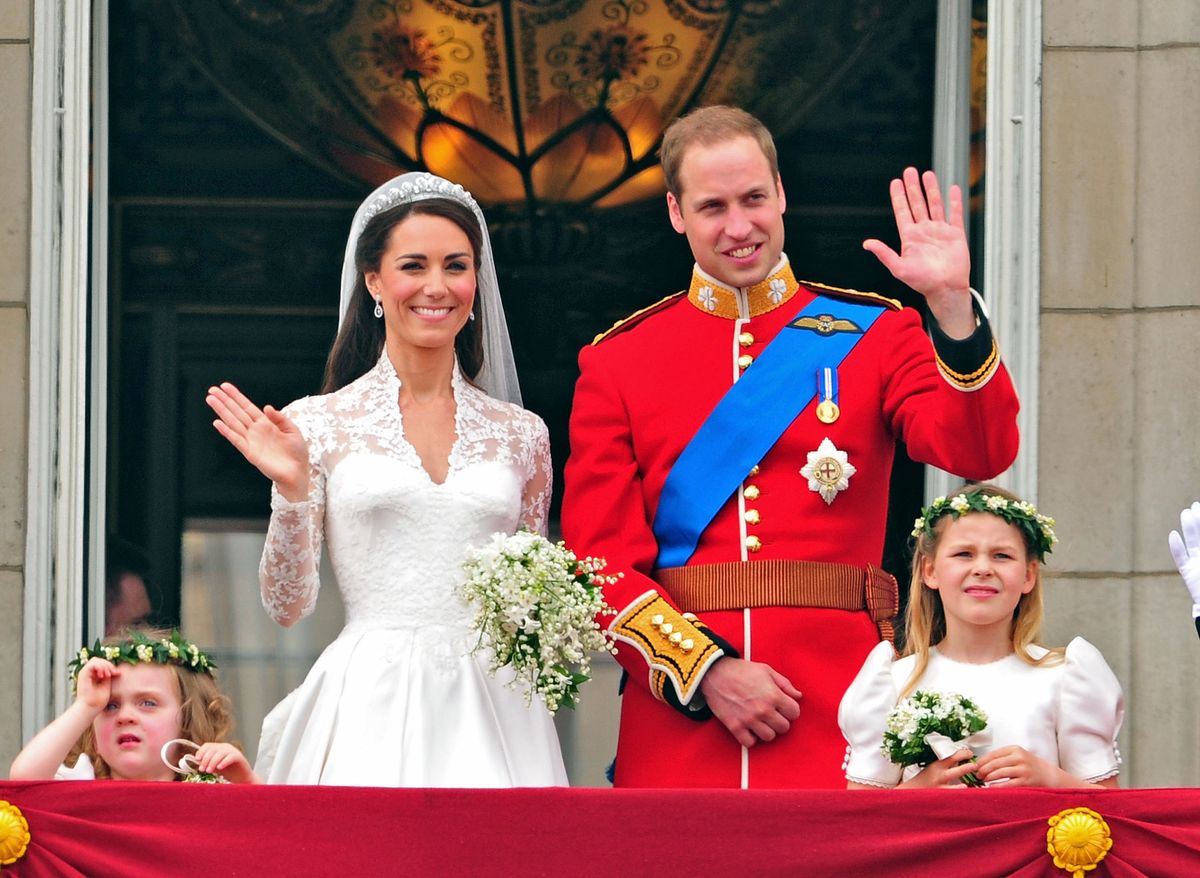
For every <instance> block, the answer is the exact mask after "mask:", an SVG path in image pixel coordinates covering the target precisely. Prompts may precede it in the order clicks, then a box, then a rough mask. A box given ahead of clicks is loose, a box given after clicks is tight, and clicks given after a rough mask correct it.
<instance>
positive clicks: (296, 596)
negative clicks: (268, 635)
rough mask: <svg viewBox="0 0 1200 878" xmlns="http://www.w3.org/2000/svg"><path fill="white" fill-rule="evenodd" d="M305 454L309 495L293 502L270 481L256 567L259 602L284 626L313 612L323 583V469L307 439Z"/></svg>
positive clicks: (316, 449)
mask: <svg viewBox="0 0 1200 878" xmlns="http://www.w3.org/2000/svg"><path fill="white" fill-rule="evenodd" d="M291 408H292V407H291V406H289V407H288V408H287V409H285V410H284V411H285V412H288V411H289V410H290V409H291ZM306 426H307V425H306ZM306 432H308V433H309V434H310V435H311V431H310V430H306ZM308 455H309V461H308V496H307V498H305V499H302V500H299V501H298V502H293V501H291V500H288V499H287V498H286V497H284V496H283V494H282V493H280V491H279V488H278V486H277V485H275V484H272V486H271V523H270V525H269V526H268V528H267V541H266V544H265V545H264V546H263V554H262V561H261V562H260V563H259V567H258V579H259V586H260V589H261V592H262V602H263V607H264V608H265V609H266V611H267V613H268V614H270V616H271V618H272V619H274V620H275V621H276V622H278V623H279V624H280V625H283V626H284V627H285V628H286V627H290V626H292V625H294V624H296V622H298V621H300V620H301V619H303V618H304V617H305V616H307V615H309V614H310V613H311V612H312V611H313V608H314V607H315V606H316V602H317V592H318V590H319V589H320V585H321V580H320V568H321V543H322V542H323V540H324V535H325V531H324V528H325V474H324V471H323V470H322V469H321V467H320V465H319V458H320V452H319V450H318V447H317V445H316V443H313V442H310V444H309V447H308Z"/></svg>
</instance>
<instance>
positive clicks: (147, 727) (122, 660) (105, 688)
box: [9, 629, 257, 783]
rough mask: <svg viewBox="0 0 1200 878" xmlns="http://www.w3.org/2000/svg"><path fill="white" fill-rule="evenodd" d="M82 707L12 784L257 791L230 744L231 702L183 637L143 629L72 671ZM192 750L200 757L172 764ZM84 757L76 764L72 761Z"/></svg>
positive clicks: (30, 748)
mask: <svg viewBox="0 0 1200 878" xmlns="http://www.w3.org/2000/svg"><path fill="white" fill-rule="evenodd" d="M71 678H72V680H74V682H75V701H74V703H73V704H72V705H71V706H70V707H68V708H67V709H66V710H65V711H64V712H63V713H62V714H61V715H60V716H59V717H58V718H57V719H55V720H54V721H53V722H51V723H50V725H48V726H46V728H44V729H42V730H41V731H40V732H38V733H37V734H36V735H35V736H34V737H33V739H32V740H30V742H29V743H28V744H26V745H25V749H23V750H22V751H21V752H20V753H18V754H17V758H16V759H14V760H13V763H12V768H11V769H10V771H9V777H10V778H11V779H12V780H49V779H51V778H58V779H61V780H148V781H159V780H164V781H169V780H179V779H186V780H201V781H211V782H217V783H220V782H223V781H228V782H231V783H255V782H257V778H256V777H255V776H254V773H253V772H252V771H251V770H250V763H249V762H248V761H247V760H246V757H245V755H244V754H243V753H242V751H241V750H239V749H238V748H237V747H236V746H235V745H233V744H231V743H229V742H227V741H226V740H225V738H226V736H227V735H228V734H229V733H230V731H231V730H232V727H233V718H232V716H231V714H230V711H229V700H228V699H227V698H226V697H225V696H224V695H222V694H221V692H220V690H218V689H217V683H216V680H215V679H213V675H212V662H211V661H210V660H209V658H208V656H207V655H206V654H205V653H203V652H201V651H200V649H199V648H198V647H196V646H195V645H194V644H191V643H189V642H188V641H187V640H184V639H183V638H182V637H181V636H180V635H179V633H178V632H173V633H168V632H165V631H153V630H146V629H133V630H131V631H129V632H127V634H126V636H125V637H123V638H119V639H114V640H109V641H106V642H105V644H104V645H101V644H100V643H99V642H97V644H96V646H94V647H92V648H91V649H88V648H87V647H84V648H83V649H81V650H80V651H79V655H78V656H76V658H75V660H74V661H73V662H71ZM192 742H198V743H199V746H198V747H197V748H196V749H195V753H194V754H186V753H185V754H184V756H183V757H178V756H175V757H174V758H176V760H177V761H176V762H175V763H171V762H168V759H170V758H173V757H172V756H168V754H172V753H173V752H174V751H176V750H177V749H179V748H180V747H182V748H185V749H187V748H190V747H191V746H194V745H192ZM72 754H74V755H77V756H78V758H77V759H76V760H74V764H73V765H71V766H67V765H66V764H65V763H66V760H67V759H68V758H69V757H70V756H71V755H72Z"/></svg>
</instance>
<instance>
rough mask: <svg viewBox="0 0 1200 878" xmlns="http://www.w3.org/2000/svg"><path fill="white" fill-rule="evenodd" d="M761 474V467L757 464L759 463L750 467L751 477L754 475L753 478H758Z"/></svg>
mask: <svg viewBox="0 0 1200 878" xmlns="http://www.w3.org/2000/svg"><path fill="white" fill-rule="evenodd" d="M760 472H762V470H761V469H760V468H759V466H758V464H757V463H756V464H754V466H752V467H750V475H752V476H756V475H758V474H759V473H760Z"/></svg>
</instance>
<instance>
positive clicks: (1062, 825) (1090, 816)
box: [1046, 808, 1113, 878]
mask: <svg viewBox="0 0 1200 878" xmlns="http://www.w3.org/2000/svg"><path fill="white" fill-rule="evenodd" d="M1048 822H1049V824H1050V829H1049V830H1048V831H1047V832H1046V850H1047V852H1048V853H1049V854H1050V856H1051V857H1052V858H1053V859H1054V865H1055V866H1057V867H1058V868H1059V869H1063V870H1064V871H1066V872H1068V873H1070V875H1071V878H1084V875H1085V873H1087V872H1090V871H1091V870H1093V869H1095V868H1096V866H1098V865H1099V864H1100V861H1101V860H1103V859H1104V858H1105V857H1107V856H1108V852H1109V850H1110V849H1111V848H1112V844H1113V842H1112V832H1111V831H1110V830H1109V828H1108V824H1107V823H1106V822H1105V821H1104V818H1103V817H1101V816H1100V815H1099V814H1097V813H1096V812H1095V811H1093V810H1092V809H1091V808H1068V809H1066V810H1065V811H1060V812H1059V813H1058V814H1055V815H1054V816H1053V817H1051V818H1050V820H1049V821H1048Z"/></svg>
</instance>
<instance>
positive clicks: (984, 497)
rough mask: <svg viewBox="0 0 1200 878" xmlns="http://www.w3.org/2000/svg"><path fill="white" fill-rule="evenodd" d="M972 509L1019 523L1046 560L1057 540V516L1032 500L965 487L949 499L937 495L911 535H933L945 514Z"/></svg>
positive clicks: (959, 512) (1038, 553)
mask: <svg viewBox="0 0 1200 878" xmlns="http://www.w3.org/2000/svg"><path fill="white" fill-rule="evenodd" d="M969 512H990V513H991V514H992V515H997V516H999V517H1000V518H1003V519H1004V520H1005V521H1007V522H1008V523H1009V524H1013V525H1016V526H1017V528H1019V529H1020V531H1021V533H1023V534H1024V535H1025V538H1026V540H1027V541H1028V542H1029V545H1031V546H1033V549H1034V551H1035V552H1036V554H1037V557H1038V560H1039V561H1045V560H1046V554H1047V553H1048V552H1050V551H1053V549H1054V544H1055V543H1057V542H1058V537H1057V536H1055V534H1054V519H1053V518H1051V517H1050V516H1048V515H1042V514H1041V513H1040V512H1038V511H1037V507H1036V506H1034V505H1033V504H1032V503H1026V502H1025V501H1024V500H1009V499H1008V498H1007V497H1001V496H1000V495H999V494H985V493H984V492H983V491H965V492H963V493H960V494H956V495H955V496H953V497H951V498H950V499H946V498H945V497H938V498H937V499H936V500H934V501H933V502H932V503H931V504H929V506H927V507H926V508H924V509H922V510H921V516H920V517H919V518H918V519H917V520H916V521H915V522H914V523H913V532H912V535H913V537H916V538H919V537H920V536H921V535H922V534H926V535H928V536H931V537H932V536H933V526H934V524H936V523H937V520H938V519H939V518H941V517H942V516H943V515H951V516H953V517H954V518H956V519H957V518H959V517H961V516H963V515H966V514H967V513H969Z"/></svg>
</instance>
